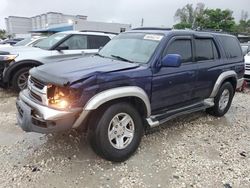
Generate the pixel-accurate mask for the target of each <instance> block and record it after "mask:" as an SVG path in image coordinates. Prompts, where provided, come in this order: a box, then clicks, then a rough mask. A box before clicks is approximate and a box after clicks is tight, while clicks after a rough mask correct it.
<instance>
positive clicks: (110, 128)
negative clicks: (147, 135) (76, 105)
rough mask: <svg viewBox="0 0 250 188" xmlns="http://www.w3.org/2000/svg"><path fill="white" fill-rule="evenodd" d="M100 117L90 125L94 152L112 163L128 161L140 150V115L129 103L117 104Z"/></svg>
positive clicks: (141, 131)
mask: <svg viewBox="0 0 250 188" xmlns="http://www.w3.org/2000/svg"><path fill="white" fill-rule="evenodd" d="M99 115H101V117H99V118H98V120H96V121H95V122H94V124H92V125H90V126H92V127H90V132H89V140H90V144H91V146H92V148H93V150H94V151H95V152H96V153H97V154H98V155H100V156H102V157H104V158H105V159H107V160H110V161H114V162H121V161H124V160H126V159H128V158H129V157H130V156H131V155H132V154H133V153H134V152H135V151H136V149H137V148H138V146H139V144H140V141H141V137H142V134H143V124H142V120H141V117H140V115H139V113H138V112H137V110H136V109H135V108H134V107H133V106H131V105H130V104H128V103H117V104H113V105H111V106H110V107H108V108H106V109H104V110H103V111H102V113H99ZM95 118H96V117H95ZM90 123H92V122H90Z"/></svg>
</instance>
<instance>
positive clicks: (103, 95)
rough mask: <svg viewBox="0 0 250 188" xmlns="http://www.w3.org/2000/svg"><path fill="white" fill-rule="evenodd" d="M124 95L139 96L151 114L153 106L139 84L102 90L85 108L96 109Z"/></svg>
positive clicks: (148, 114) (148, 113) (88, 109)
mask: <svg viewBox="0 0 250 188" xmlns="http://www.w3.org/2000/svg"><path fill="white" fill-rule="evenodd" d="M123 97H137V98H139V99H141V100H142V101H143V102H144V104H145V105H146V109H147V117H149V116H150V115H151V106H150V101H149V98H148V95H147V94H146V92H145V91H144V90H143V89H141V88H139V87H137V86H125V87H119V88H115V89H109V90H106V91H103V92H100V93H98V94H96V95H95V96H94V97H92V98H91V99H90V100H89V101H88V103H87V104H86V106H85V107H84V110H87V111H91V110H95V109H97V108H98V107H99V106H101V105H102V104H104V103H106V102H108V101H112V100H114V99H118V98H123Z"/></svg>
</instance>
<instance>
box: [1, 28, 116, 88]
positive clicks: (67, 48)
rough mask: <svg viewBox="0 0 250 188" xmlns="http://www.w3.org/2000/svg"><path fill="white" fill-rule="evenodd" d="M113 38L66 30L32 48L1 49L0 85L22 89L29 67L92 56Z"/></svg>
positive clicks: (110, 35)
mask: <svg viewBox="0 0 250 188" xmlns="http://www.w3.org/2000/svg"><path fill="white" fill-rule="evenodd" d="M114 36H115V35H114V34H110V33H102V32H78V31H67V32H61V33H56V34H54V35H51V36H49V37H48V38H45V39H43V40H42V41H40V42H38V43H37V44H35V45H34V46H33V47H30V46H23V47H21V48H20V47H13V48H1V49H0V85H1V86H2V87H8V86H12V87H13V88H14V89H15V90H16V91H20V90H23V89H25V88H26V86H27V80H28V76H29V70H30V69H31V68H32V67H36V66H40V65H42V64H47V63H52V62H58V61H62V60H65V59H68V58H79V57H83V56H84V55H91V54H95V53H97V52H98V51H99V48H100V47H103V46H104V45H105V44H106V43H108V42H109V41H110V40H111V39H112V38H113V37H114Z"/></svg>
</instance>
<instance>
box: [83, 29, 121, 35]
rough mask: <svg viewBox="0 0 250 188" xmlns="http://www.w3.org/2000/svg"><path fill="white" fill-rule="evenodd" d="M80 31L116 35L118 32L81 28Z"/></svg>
mask: <svg viewBox="0 0 250 188" xmlns="http://www.w3.org/2000/svg"><path fill="white" fill-rule="evenodd" d="M80 32H95V33H105V34H113V35H118V33H113V32H107V31H94V30H81V31H80Z"/></svg>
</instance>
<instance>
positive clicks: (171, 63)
mask: <svg viewBox="0 0 250 188" xmlns="http://www.w3.org/2000/svg"><path fill="white" fill-rule="evenodd" d="M162 66H163V67H180V66H181V56H180V55H178V54H168V55H166V56H165V57H164V58H163V59H162Z"/></svg>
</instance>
